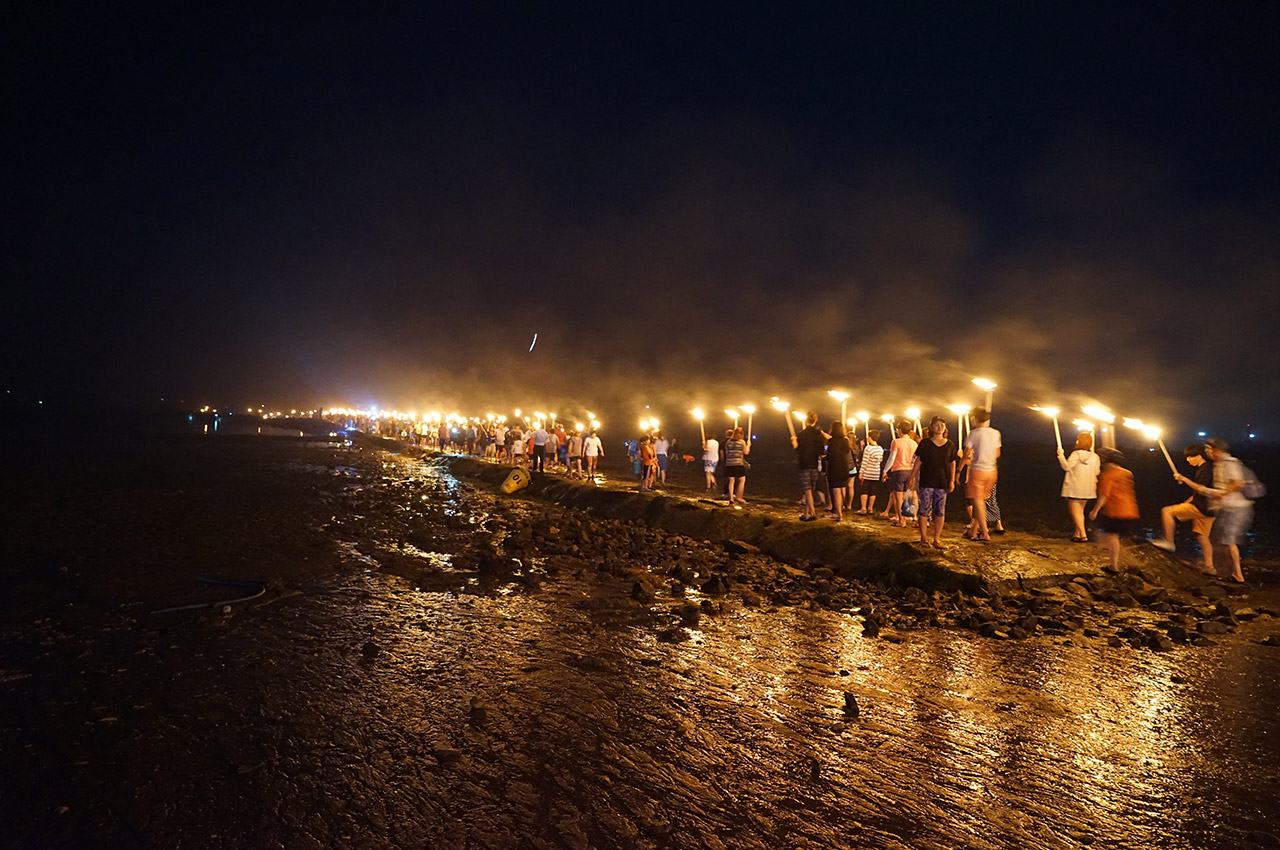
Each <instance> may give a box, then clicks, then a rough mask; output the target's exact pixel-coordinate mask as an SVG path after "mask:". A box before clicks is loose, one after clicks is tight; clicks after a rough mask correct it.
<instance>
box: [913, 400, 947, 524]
mask: <svg viewBox="0 0 1280 850" xmlns="http://www.w3.org/2000/svg"><path fill="white" fill-rule="evenodd" d="M955 488H956V444H955V443H953V442H951V441H950V440H949V439H947V420H946V419H943V418H942V417H941V416H935V417H933V418H932V419H930V420H929V437H928V439H926V440H921V441H920V445H919V446H917V447H916V453H915V459H914V460H913V461H912V468H911V482H910V489H912V490H915V491H916V494H917V498H916V501H917V503H918V505H919V507H918V508H917V510H916V525H917V526H918V527H919V529H920V543H921V544H922V545H925V546H933V547H934V548H935V549H941V548H942V526H943V524H944V523H945V522H946V519H947V494H948V493H950V492H951V491H953V490H955ZM930 528H932V531H933V540H932V542H931V541H930V540H929V539H928V531H929V530H930Z"/></svg>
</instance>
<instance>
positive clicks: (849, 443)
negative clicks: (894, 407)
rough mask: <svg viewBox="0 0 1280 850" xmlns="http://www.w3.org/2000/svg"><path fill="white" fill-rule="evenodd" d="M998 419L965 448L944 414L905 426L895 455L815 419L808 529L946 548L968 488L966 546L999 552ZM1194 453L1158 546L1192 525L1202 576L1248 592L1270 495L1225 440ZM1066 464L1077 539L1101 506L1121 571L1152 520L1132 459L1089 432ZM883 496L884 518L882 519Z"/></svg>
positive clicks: (979, 428)
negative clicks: (1146, 515) (1124, 551)
mask: <svg viewBox="0 0 1280 850" xmlns="http://www.w3.org/2000/svg"><path fill="white" fill-rule="evenodd" d="M990 420H991V416H990V412H989V411H988V410H986V409H985V408H982V407H979V408H976V409H974V410H973V411H972V412H971V413H970V419H969V421H970V430H969V432H968V433H967V435H966V436H965V438H964V440H963V445H960V446H957V445H956V444H955V443H954V442H953V441H952V440H951V439H950V434H949V428H948V423H947V420H946V419H944V418H943V417H941V416H935V417H933V418H932V419H931V420H930V421H929V425H928V429H927V430H928V433H927V434H921V433H919V432H918V430H917V428H918V424H917V426H916V428H913V426H912V423H911V422H909V421H907V420H898V421H896V422H894V423H893V433H894V435H895V436H894V437H893V439H892V440H890V441H889V442H888V446H887V450H886V447H885V446H882V445H881V434H880V432H879V431H878V430H876V429H869V430H868V431H867V433H866V434H865V437H864V438H863V439H861V440H859V439H857V437H856V435H855V436H853V437H852V438H851V437H850V435H849V433H848V430H847V428H846V426H845V423H844V422H842V421H840V420H836V421H834V422H832V423H831V429H830V431H824V430H822V429H821V428H820V427H819V426H818V416H817V414H816V413H812V412H810V413H808V414H807V415H806V417H805V421H804V428H803V429H802V430H801V431H800V432H799V433H797V434H794V435H793V436H792V437H791V445H792V447H793V448H794V449H795V451H796V460H797V462H798V465H799V481H800V492H801V496H800V507H801V512H800V520H801V521H802V522H813V521H815V520H817V519H818V506H822V505H825V506H826V512H827V513H828V515H829V516H830V518H831V519H832V520H835V521H837V522H839V521H841V520H843V518H844V514H845V512H846V511H851V512H854V513H858V514H864V515H868V516H878V517H880V518H881V519H885V520H888V521H889V522H890V523H891V524H892V525H894V526H896V527H899V528H905V527H908V526H909V525H911V524H912V520H913V519H914V524H915V526H916V529H917V530H918V532H919V536H920V543H921V545H925V546H931V547H937V548H942V546H943V543H942V530H943V527H944V524H945V521H946V507H947V497H948V495H950V494H952V493H953V492H955V490H956V488H957V487H961V488H962V491H963V493H964V496H965V500H966V504H965V509H966V512H967V519H968V522H967V525H966V526H965V531H964V537H965V538H966V539H968V540H972V541H976V542H979V543H985V542H989V541H990V540H991V535H992V534H1003V533H1004V525H1003V523H1002V522H1001V518H1000V503H999V500H998V498H997V491H998V480H999V475H998V470H999V459H1000V451H1001V435H1000V432H999V431H997V430H996V429H995V428H993V427H991V421H990ZM704 449H705V450H706V452H707V454H706V455H705V458H704V459H705V461H706V469H707V472H708V486H711V485H712V483H713V480H712V477H711V476H712V470H713V469H714V460H715V451H716V446H715V441H713V440H708V441H707V442H706V443H705V444H704ZM1183 454H1184V457H1185V458H1186V459H1187V463H1188V465H1189V466H1190V467H1191V468H1192V469H1193V470H1194V474H1193V475H1192V476H1191V477H1187V476H1184V475H1182V474H1180V473H1177V472H1175V473H1174V475H1173V477H1174V480H1176V481H1177V482H1178V483H1180V484H1183V485H1185V486H1186V487H1188V488H1189V489H1190V490H1191V493H1190V495H1189V496H1188V497H1187V499H1186V500H1185V501H1183V502H1181V503H1179V504H1176V505H1170V506H1168V507H1166V508H1164V509H1163V511H1162V512H1161V520H1162V530H1163V536H1162V537H1160V538H1157V539H1155V540H1153V541H1152V543H1153V544H1154V545H1156V546H1157V547H1159V548H1161V549H1163V550H1165V551H1169V552H1173V551H1174V549H1175V546H1174V539H1173V538H1174V529H1175V524H1176V522H1178V521H1188V522H1190V523H1191V524H1192V532H1193V534H1194V535H1195V538H1196V540H1197V541H1198V543H1199V545H1200V550H1201V558H1200V561H1199V564H1198V569H1200V570H1201V571H1202V572H1205V573H1207V574H1210V575H1215V576H1220V577H1223V578H1229V579H1231V580H1233V581H1236V582H1243V581H1244V575H1243V572H1242V570H1241V566H1240V544H1241V543H1242V542H1243V541H1244V537H1245V534H1246V533H1247V532H1248V530H1249V527H1250V525H1251V523H1252V520H1253V502H1252V501H1251V500H1252V499H1253V498H1257V497H1258V496H1259V495H1261V492H1262V488H1261V485H1259V484H1258V483H1257V479H1256V477H1255V476H1254V475H1253V474H1252V472H1250V471H1249V470H1248V469H1247V468H1246V467H1245V466H1244V465H1243V464H1242V463H1241V462H1240V461H1239V460H1238V459H1236V458H1235V457H1233V456H1232V455H1231V454H1230V451H1229V446H1228V445H1227V443H1226V442H1225V441H1224V440H1222V439H1219V438H1210V439H1208V440H1206V441H1204V442H1203V443H1193V444H1191V445H1189V446H1187V447H1186V449H1185V450H1184V452H1183ZM1058 463H1059V465H1060V466H1061V468H1062V470H1063V472H1064V477H1063V483H1062V497H1063V499H1064V500H1065V501H1066V504H1067V513H1068V516H1069V517H1070V519H1071V523H1072V526H1073V529H1072V530H1073V534H1072V537H1071V540H1072V541H1073V542H1076V543H1087V542H1089V536H1088V529H1087V527H1086V521H1085V517H1086V508H1087V507H1088V505H1089V503H1090V502H1092V503H1093V506H1092V510H1089V511H1088V519H1089V520H1090V521H1092V522H1094V523H1095V525H1096V529H1097V538H1098V543H1099V545H1100V546H1101V547H1102V548H1103V550H1104V551H1105V553H1106V554H1107V565H1106V566H1105V567H1104V569H1105V570H1106V571H1107V572H1111V573H1118V572H1120V570H1121V540H1122V538H1124V537H1128V536H1131V535H1133V534H1134V533H1135V532H1136V531H1137V530H1138V529H1137V525H1138V521H1139V519H1140V515H1139V511H1138V500H1137V494H1136V489H1135V485H1134V477H1133V473H1132V472H1131V471H1130V470H1129V469H1128V467H1127V465H1126V461H1125V457H1124V454H1123V452H1121V451H1119V450H1118V449H1116V448H1114V447H1106V446H1102V447H1098V448H1097V449H1096V451H1095V447H1094V435H1093V434H1092V433H1091V432H1088V431H1086V432H1082V433H1081V434H1080V435H1079V436H1078V437H1077V439H1076V444H1075V446H1074V448H1073V450H1072V452H1071V454H1070V455H1068V454H1066V452H1065V451H1064V450H1063V449H1062V448H1061V447H1060V448H1059V449H1058ZM882 496H883V497H884V508H883V510H882V512H880V513H879V514H876V505H877V502H878V501H879V500H880V498H881V497H882ZM740 498H741V491H739V499H740ZM855 504H857V505H858V506H859V507H858V509H857V510H856V511H854V505H855ZM1219 548H1220V549H1221V550H1222V552H1223V553H1224V555H1225V559H1224V566H1223V567H1222V568H1221V569H1220V568H1218V567H1217V566H1216V563H1215V561H1214V552H1215V551H1216V550H1217V549H1219Z"/></svg>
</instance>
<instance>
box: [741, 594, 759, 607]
mask: <svg viewBox="0 0 1280 850" xmlns="http://www.w3.org/2000/svg"><path fill="white" fill-rule="evenodd" d="M763 602H764V600H763V599H761V597H760V594H758V593H756V592H755V591H753V590H744V591H742V607H743V608H759V607H760V606H761V605H762V604H763Z"/></svg>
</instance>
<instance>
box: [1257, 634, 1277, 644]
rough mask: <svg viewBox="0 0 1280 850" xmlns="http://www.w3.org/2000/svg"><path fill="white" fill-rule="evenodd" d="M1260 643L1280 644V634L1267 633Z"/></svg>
mask: <svg viewBox="0 0 1280 850" xmlns="http://www.w3.org/2000/svg"><path fill="white" fill-rule="evenodd" d="M1258 643H1260V644H1261V645H1263V646H1280V635H1267V636H1266V637H1264V638H1263V639H1262V640H1260V641H1258Z"/></svg>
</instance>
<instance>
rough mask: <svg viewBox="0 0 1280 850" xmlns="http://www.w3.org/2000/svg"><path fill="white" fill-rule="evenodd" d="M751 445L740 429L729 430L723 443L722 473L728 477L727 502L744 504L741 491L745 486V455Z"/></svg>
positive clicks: (749, 450)
mask: <svg viewBox="0 0 1280 850" xmlns="http://www.w3.org/2000/svg"><path fill="white" fill-rule="evenodd" d="M750 453H751V446H750V444H749V443H747V441H746V440H744V439H743V437H742V429H741V428H735V429H733V430H732V431H731V432H729V439H727V440H725V443H724V474H725V477H726V478H728V479H729V504H731V505H733V504H738V505H745V504H746V502H744V501H743V499H742V493H743V491H744V490H746V488H747V455H748V454H750Z"/></svg>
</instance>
